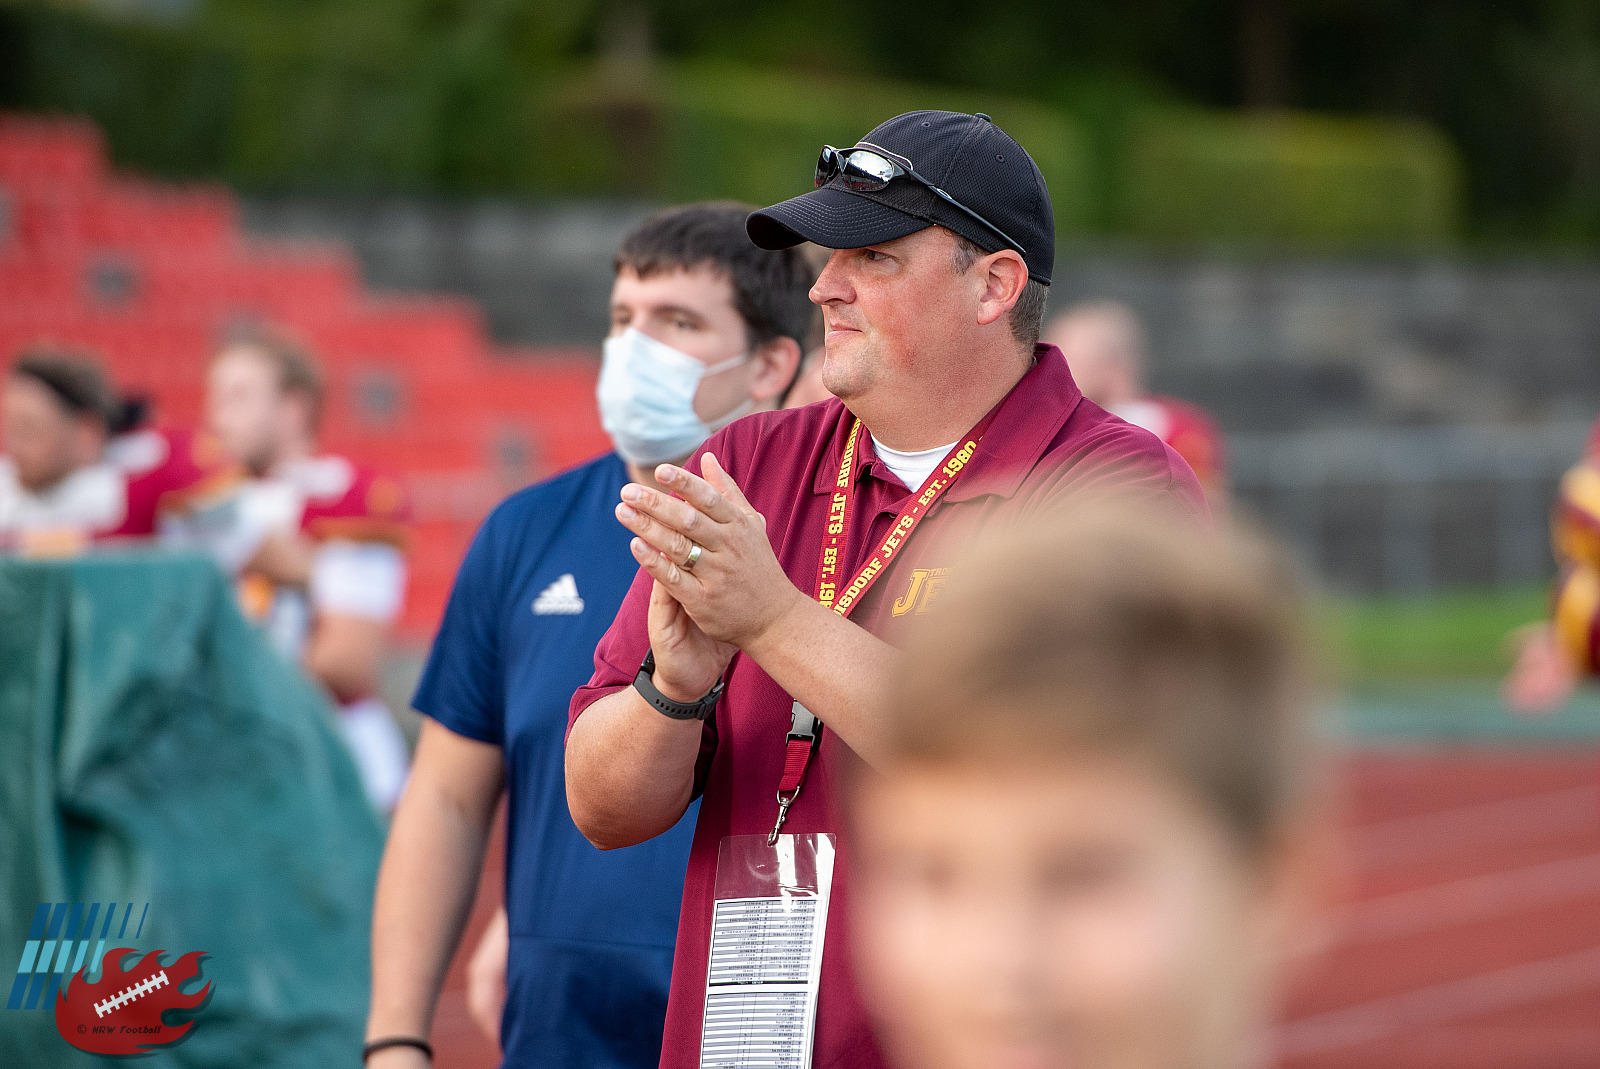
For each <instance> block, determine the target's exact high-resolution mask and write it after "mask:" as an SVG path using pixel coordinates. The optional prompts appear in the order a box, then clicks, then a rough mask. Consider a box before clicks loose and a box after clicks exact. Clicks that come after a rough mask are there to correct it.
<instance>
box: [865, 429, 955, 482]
mask: <svg viewBox="0 0 1600 1069" xmlns="http://www.w3.org/2000/svg"><path fill="white" fill-rule="evenodd" d="M868 433H871V432H868ZM955 447H956V443H955V442H951V443H950V444H949V445H939V446H934V447H933V448H932V449H921V450H918V451H917V452H915V453H902V452H901V451H900V450H898V449H890V448H889V447H888V446H886V445H884V444H883V443H882V442H880V441H878V436H877V435H872V449H873V451H874V452H875V453H877V454H878V459H879V460H881V461H883V463H884V465H885V466H887V467H888V469H889V470H890V471H892V472H894V474H895V477H896V478H898V479H899V480H900V481H901V482H903V483H905V484H906V488H907V489H908V490H915V489H917V488H918V487H920V486H921V485H922V484H923V483H925V482H927V481H928V476H929V475H932V474H933V469H934V468H937V467H938V466H939V461H941V460H943V459H944V458H945V454H946V453H948V452H950V450H952V449H954V448H955Z"/></svg>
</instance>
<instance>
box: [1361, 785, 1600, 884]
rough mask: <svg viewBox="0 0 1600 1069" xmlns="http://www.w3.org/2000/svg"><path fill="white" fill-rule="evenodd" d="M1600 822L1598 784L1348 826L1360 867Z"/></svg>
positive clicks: (1574, 829)
mask: <svg viewBox="0 0 1600 1069" xmlns="http://www.w3.org/2000/svg"><path fill="white" fill-rule="evenodd" d="M1596 827H1600V788H1597V787H1596V785H1594V784H1585V785H1583V786H1579V787H1565V788H1563V789H1561V790H1558V791H1546V792H1544V793H1542V794H1533V795H1525V796H1523V797H1521V798H1508V799H1505V800H1503V801H1498V802H1484V803H1482V804H1479V805H1469V806H1460V807H1458V808H1455V809H1446V810H1443V811H1441V812H1438V813H1428V814H1425V815H1423V816H1420V817H1402V818H1400V819H1398V820H1387V821H1382V822H1379V823H1377V824H1370V825H1367V826H1366V827H1359V826H1358V827H1355V828H1352V829H1351V830H1350V833H1349V843H1350V848H1351V853H1352V855H1353V860H1354V861H1355V862H1356V864H1357V866H1358V867H1359V868H1361V869H1376V868H1383V867H1384V866H1386V865H1393V864H1397V863H1401V862H1412V861H1417V860H1419V859H1421V858H1426V857H1436V856H1438V855H1440V854H1444V853H1449V852H1450V851H1452V850H1465V849H1469V848H1481V847H1482V846H1484V845H1486V844H1487V843H1490V842H1503V841H1506V840H1516V839H1522V838H1526V837H1527V836H1528V835H1529V834H1531V833H1535V832H1536V833H1538V834H1542V835H1553V834H1564V833H1569V832H1576V831H1582V830H1584V829H1585V828H1596Z"/></svg>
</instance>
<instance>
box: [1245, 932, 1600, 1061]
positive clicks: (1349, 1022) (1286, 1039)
mask: <svg viewBox="0 0 1600 1069" xmlns="http://www.w3.org/2000/svg"><path fill="white" fill-rule="evenodd" d="M1592 988H1600V947H1590V948H1589V949H1587V950H1580V951H1578V952H1576V953H1573V954H1566V955H1563V956H1561V957H1558V958H1546V959H1545V960H1543V961H1535V962H1530V963H1529V964H1527V965H1516V966H1513V967H1511V968H1509V969H1501V970H1499V971H1497V972H1492V973H1485V974H1483V975H1482V976H1471V977H1468V978H1466V979H1464V980H1452V981H1450V982H1448V983H1443V984H1435V985H1433V986H1432V987H1423V988H1418V989H1417V990H1415V991H1407V992H1405V993H1404V994H1400V995H1391V996H1389V997H1388V998H1381V999H1376V1000H1374V1001H1372V1002H1367V1003H1363V1004H1361V1005H1357V1006H1351V1007H1348V1008H1346V1009H1342V1010H1331V1011H1329V1012H1326V1013H1318V1014H1313V1015H1312V1016H1310V1017H1302V1018H1301V1019H1299V1020H1298V1021H1291V1022H1289V1023H1288V1024H1286V1025H1284V1026H1282V1027H1281V1028H1280V1029H1279V1030H1278V1035H1277V1049H1278V1053H1279V1055H1280V1056H1282V1057H1285V1058H1299V1057H1307V1056H1310V1055H1314V1054H1323V1053H1326V1052H1328V1051H1333V1050H1342V1049H1344V1048H1346V1047H1354V1046H1359V1045H1360V1044H1363V1043H1371V1042H1374V1041H1376V1040H1380V1039H1386V1038H1388V1037H1389V1036H1393V1035H1397V1034H1400V1033H1403V1032H1412V1031H1416V1030H1417V1029H1420V1028H1427V1027H1429V1026H1431V1025H1436V1024H1443V1023H1444V1022H1447V1021H1457V1020H1461V1019H1463V1018H1468V1017H1475V1016H1477V1015H1479V1014H1483V1013H1490V1012H1493V1011H1496V1010H1505V1009H1511V1008H1513V1007H1516V1006H1526V1005H1529V1004H1532V1003H1537V1002H1544V1001H1547V1000H1549V999H1554V998H1559V997H1561V996H1564V995H1569V994H1572V993H1574V992H1578V991H1586V990H1589V989H1592Z"/></svg>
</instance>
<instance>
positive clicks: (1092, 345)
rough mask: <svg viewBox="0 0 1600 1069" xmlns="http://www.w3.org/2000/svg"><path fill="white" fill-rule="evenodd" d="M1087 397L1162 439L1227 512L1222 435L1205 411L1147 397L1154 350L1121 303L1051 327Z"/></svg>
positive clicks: (1047, 336) (1083, 309) (1089, 306)
mask: <svg viewBox="0 0 1600 1069" xmlns="http://www.w3.org/2000/svg"><path fill="white" fill-rule="evenodd" d="M1044 340H1045V341H1047V342H1049V343H1050V344H1052V345H1054V346H1056V347H1057V348H1059V349H1060V350H1061V355H1062V356H1064V357H1066V359H1067V367H1069V368H1071V369H1072V378H1073V381H1074V382H1076V383H1077V384H1078V389H1080V390H1082V391H1083V395H1084V396H1085V397H1087V398H1088V399H1089V400H1091V401H1093V402H1094V403H1095V404H1097V405H1099V406H1100V407H1101V408H1103V409H1105V410H1106V411H1107V412H1110V413H1111V414H1112V415H1115V416H1120V417H1121V418H1122V419H1125V420H1127V421H1128V422H1129V423H1132V424H1133V425H1134V426H1136V427H1143V428H1144V429H1145V430H1147V431H1149V432H1150V433H1152V434H1154V435H1155V436H1156V437H1158V438H1160V439H1161V440H1162V441H1163V442H1165V443H1166V444H1167V445H1168V446H1170V447H1171V448H1172V449H1173V450H1175V451H1176V452H1177V454H1178V455H1179V456H1181V457H1183V459H1184V460H1185V461H1187V462H1188V464H1189V467H1191V468H1193V469H1194V473H1195V476H1196V477H1197V478H1198V479H1199V480H1200V484H1201V485H1202V486H1203V487H1205V491H1206V498H1207V500H1208V501H1209V502H1210V503H1211V506H1212V507H1213V508H1220V507H1223V506H1225V505H1226V504H1227V500H1226V499H1227V492H1228V487H1227V481H1228V470H1227V456H1226V450H1225V448H1224V445H1223V441H1222V434H1221V432H1220V431H1219V430H1218V429H1217V425H1216V423H1215V422H1213V420H1212V419H1211V417H1210V416H1209V415H1207V414H1206V413H1205V412H1204V411H1203V410H1202V409H1200V408H1198V407H1197V406H1195V405H1192V404H1190V403H1188V402H1186V401H1180V400H1178V399H1177V398H1175V397H1163V396H1160V395H1157V394H1152V393H1149V392H1148V387H1147V378H1146V376H1147V373H1148V372H1147V364H1148V361H1147V356H1146V354H1147V353H1148V351H1149V350H1148V345H1147V341H1146V337H1145V331H1144V326H1143V324H1141V323H1140V322H1139V317H1138V316H1137V315H1135V314H1134V312H1133V309H1131V308H1129V307H1128V306H1127V305H1125V304H1122V303H1120V302H1118V301H1107V300H1095V301H1085V302H1083V303H1081V304H1076V305H1074V306H1072V307H1071V308H1069V309H1067V310H1066V311H1065V312H1063V313H1061V314H1060V315H1058V316H1056V317H1055V318H1054V319H1052V320H1050V322H1049V323H1048V324H1047V325H1046V326H1045V330H1044Z"/></svg>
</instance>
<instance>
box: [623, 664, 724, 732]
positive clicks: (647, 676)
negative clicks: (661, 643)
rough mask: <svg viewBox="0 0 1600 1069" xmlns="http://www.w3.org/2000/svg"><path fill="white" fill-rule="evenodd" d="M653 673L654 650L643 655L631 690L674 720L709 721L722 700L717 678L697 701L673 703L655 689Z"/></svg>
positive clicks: (720, 684) (720, 683)
mask: <svg viewBox="0 0 1600 1069" xmlns="http://www.w3.org/2000/svg"><path fill="white" fill-rule="evenodd" d="M655 671H656V653H655V650H650V651H648V652H646V653H645V655H644V663H643V664H641V665H640V666H639V674H638V675H636V676H634V677H633V689H634V690H637V691H638V692H639V694H640V696H642V697H643V698H644V700H645V701H647V702H649V703H650V704H651V705H652V706H654V707H655V710H656V711H657V712H658V713H660V714H661V715H663V716H669V717H671V718H672V719H674V720H709V719H711V714H712V713H714V712H716V709H717V702H718V701H719V700H720V699H721V698H722V687H723V683H722V679H721V677H718V679H717V682H716V685H715V686H713V687H712V688H711V689H710V690H708V691H706V693H705V694H704V695H702V696H701V698H700V699H699V700H698V701H693V702H675V701H673V700H672V699H671V698H669V697H667V696H666V695H665V694H663V693H661V691H660V690H659V689H658V688H657V687H656V681H655Z"/></svg>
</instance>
